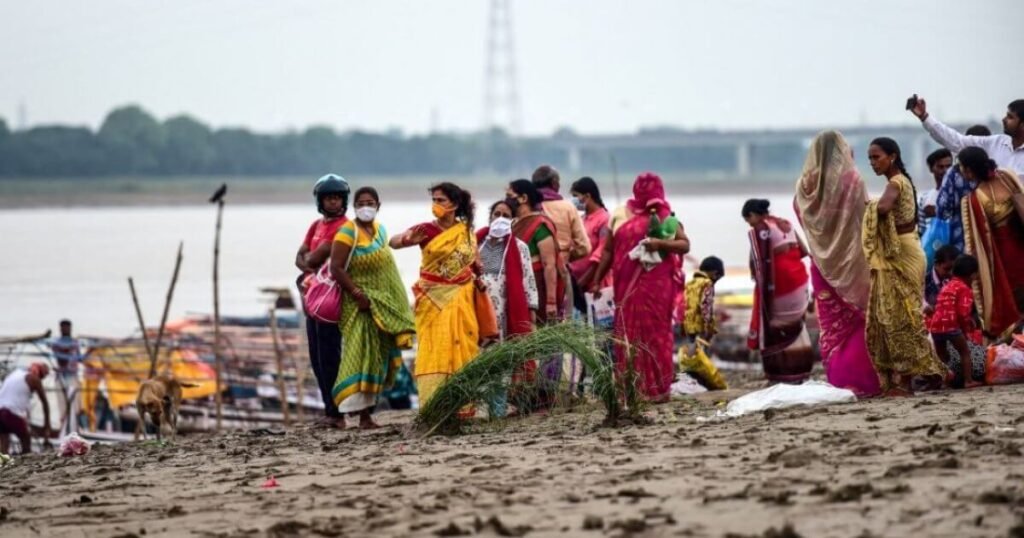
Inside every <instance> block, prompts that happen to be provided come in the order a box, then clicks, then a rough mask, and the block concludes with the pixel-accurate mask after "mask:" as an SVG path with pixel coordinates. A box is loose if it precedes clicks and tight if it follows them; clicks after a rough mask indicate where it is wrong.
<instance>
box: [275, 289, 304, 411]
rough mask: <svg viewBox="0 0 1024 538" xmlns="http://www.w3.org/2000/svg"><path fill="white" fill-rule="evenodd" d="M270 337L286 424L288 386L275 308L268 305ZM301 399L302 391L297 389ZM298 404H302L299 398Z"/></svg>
mask: <svg viewBox="0 0 1024 538" xmlns="http://www.w3.org/2000/svg"><path fill="white" fill-rule="evenodd" d="M270 337H271V339H272V340H273V341H274V360H275V362H277V390H278V392H279V393H280V394H281V414H282V415H283V416H284V424H285V426H287V425H288V424H289V423H290V422H291V419H290V418H289V416H288V386H287V385H286V384H285V382H284V354H283V353H282V352H281V345H280V343H279V341H278V339H277V309H276V308H274V307H270ZM299 396H300V399H301V396H302V391H301V390H300V391H299ZM299 405H300V406H301V405H302V402H301V400H300V402H299Z"/></svg>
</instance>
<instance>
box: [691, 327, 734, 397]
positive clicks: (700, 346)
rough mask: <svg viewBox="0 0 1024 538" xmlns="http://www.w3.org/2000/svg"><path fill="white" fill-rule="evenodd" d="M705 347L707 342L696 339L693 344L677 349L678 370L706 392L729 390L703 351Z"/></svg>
mask: <svg viewBox="0 0 1024 538" xmlns="http://www.w3.org/2000/svg"><path fill="white" fill-rule="evenodd" d="M707 345H708V343H707V342H705V341H704V340H703V339H700V338H698V339H697V342H696V343H695V344H691V345H686V346H683V347H681V348H679V368H680V369H681V370H682V371H683V372H686V373H687V374H690V375H691V376H693V378H694V379H696V380H697V381H698V382H699V383H700V384H701V385H704V386H705V387H706V388H707V389H708V390H725V389H727V388H729V387H728V386H727V385H726V383H725V378H724V377H722V373H721V372H719V371H718V368H717V367H715V364H714V363H712V362H711V359H710V358H708V354H707V352H705V351H704V350H705V348H706V347H707ZM690 348H692V349H690Z"/></svg>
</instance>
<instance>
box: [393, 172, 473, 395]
mask: <svg viewBox="0 0 1024 538" xmlns="http://www.w3.org/2000/svg"><path fill="white" fill-rule="evenodd" d="M430 195H431V199H432V202H433V206H432V211H433V214H434V217H435V220H433V221H431V222H426V223H423V224H418V225H416V226H413V227H412V228H410V229H409V230H406V231H405V232H403V233H401V234H399V235H397V236H395V237H392V238H391V248H396V249H398V248H407V247H411V246H419V247H420V249H421V250H422V254H423V259H422V261H421V263H420V278H419V280H418V281H416V284H415V285H414V286H413V289H412V291H413V294H414V295H415V297H416V305H415V313H416V334H417V335H419V337H418V340H417V348H416V384H417V386H418V389H419V394H420V405H421V406H422V405H426V404H427V402H429V401H430V399H431V398H432V397H433V396H434V392H436V391H437V388H438V387H440V386H441V384H442V383H444V381H445V380H446V379H448V377H450V376H451V375H452V374H454V373H455V372H457V371H459V369H461V368H462V366H463V365H465V364H466V363H468V362H469V361H471V360H473V358H474V357H476V355H477V351H478V350H479V338H480V334H479V332H480V331H479V324H478V323H477V319H476V308H475V301H474V293H475V285H474V282H475V280H476V271H477V264H476V259H477V251H476V236H475V235H474V233H473V198H472V196H471V195H470V194H469V192H468V191H465V190H463V189H461V188H460V187H459V186H458V185H455V184H453V183H440V184H438V185H435V186H433V187H431V189H430Z"/></svg>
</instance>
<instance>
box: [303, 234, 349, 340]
mask: <svg viewBox="0 0 1024 538" xmlns="http://www.w3.org/2000/svg"><path fill="white" fill-rule="evenodd" d="M356 233H357V234H358V229H357V230H356ZM357 237H358V235H357ZM355 251H356V248H355V244H353V245H352V249H351V250H349V252H348V260H345V270H346V271H348V265H349V264H350V263H352V254H354V253H355ZM307 282H308V287H307V288H306V296H305V297H303V298H302V300H303V303H304V305H305V307H306V314H308V315H309V316H310V317H312V318H314V319H316V320H317V321H319V322H322V323H338V319H340V318H341V286H339V285H338V283H337V282H335V280H334V277H332V276H331V260H330V259H328V260H327V261H326V262H324V264H323V265H321V266H320V269H319V270H318V271H317V272H316V273H315V274H313V275H312V276H311V277H310V278H309V279H308V280H307Z"/></svg>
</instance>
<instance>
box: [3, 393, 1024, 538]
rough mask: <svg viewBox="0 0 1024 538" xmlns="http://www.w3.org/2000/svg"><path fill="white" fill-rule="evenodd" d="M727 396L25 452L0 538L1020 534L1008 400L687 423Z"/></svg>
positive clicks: (1020, 429)
mask: <svg viewBox="0 0 1024 538" xmlns="http://www.w3.org/2000/svg"><path fill="white" fill-rule="evenodd" d="M747 385H748V386H750V385H751V384H750V383H748V384H747ZM742 392H744V390H733V391H729V392H728V393H717V394H715V393H710V394H705V395H701V396H700V397H697V398H693V399H686V400H676V401H673V402H671V403H669V404H665V405H661V406H657V407H652V408H651V409H649V410H648V411H647V413H646V414H647V416H648V417H649V418H650V419H651V423H650V424H648V425H632V426H628V427H623V428H619V429H609V428H604V427H602V426H601V419H602V413H601V412H600V410H598V409H596V408H592V409H585V410H576V411H571V412H569V411H563V412H557V413H553V414H552V415H550V416H533V417H529V418H525V419H518V420H510V421H505V422H501V423H499V424H494V423H492V424H479V425H476V426H474V428H473V430H474V431H473V432H472V433H467V434H464V435H461V436H457V437H432V438H427V439H420V438H417V437H416V436H414V435H413V434H412V433H411V432H410V430H409V423H410V420H411V414H409V413H407V412H403V413H387V414H382V415H381V416H380V417H379V419H380V421H381V422H382V424H383V425H384V427H383V428H381V429H380V430H376V431H370V432H361V431H354V430H350V431H337V430H324V429H315V428H313V427H311V426H301V427H294V428H291V429H289V430H287V431H285V432H270V431H256V432H236V433H228V434H224V435H221V436H216V435H189V436H182V437H179V439H178V441H176V442H173V443H170V444H168V445H167V446H164V447H160V446H157V445H156V444H155V443H152V442H151V443H141V444H123V445H117V446H99V447H94V450H93V452H92V453H90V454H89V455H87V456H84V457H80V458H69V459H59V458H57V457H55V456H53V455H52V454H48V455H34V456H29V457H26V458H22V459H20V460H19V461H18V462H17V463H15V464H14V465H12V466H8V467H6V468H4V469H2V470H0V535H3V536H5V537H16V536H53V537H65V536H67V537H71V536H76V537H77V536H121V537H129V536H143V535H144V536H370V535H374V536H465V535H480V536H531V537H533V536H554V535H565V534H568V535H574V536H695V537H703V536H708V537H733V538H738V537H748V536H749V537H795V536H804V537H832V536H835V537H854V536H857V537H871V536H878V537H881V536H1024V521H1022V520H1021V519H1020V518H1021V517H1022V515H1024V481H1022V479H1024V466H1022V463H1024V458H1022V443H1024V409H1021V408H1020V402H1021V401H1024V386H1013V387H996V388H983V389H978V390H973V391H966V392H964V391H959V392H939V393H930V394H927V395H920V396H916V397H913V398H905V399H889V400H875V401H865V402H857V403H853V404H846V405H836V406H831V407H823V408H796V409H791V410H783V411H778V412H768V413H761V414H756V415H752V416H745V417H740V418H737V419H732V420H728V421H723V422H705V423H702V422H698V421H697V420H696V418H697V417H700V416H708V415H710V414H712V413H713V411H714V409H715V408H716V405H717V404H718V402H721V401H722V400H724V399H725V398H732V397H735V396H737V395H738V394H740V393H742ZM269 475H273V476H274V477H275V478H276V480H277V481H278V482H279V484H280V486H279V487H277V488H273V489H261V487H260V486H261V484H263V483H264V481H265V480H266V479H267V477H268V476H269Z"/></svg>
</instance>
